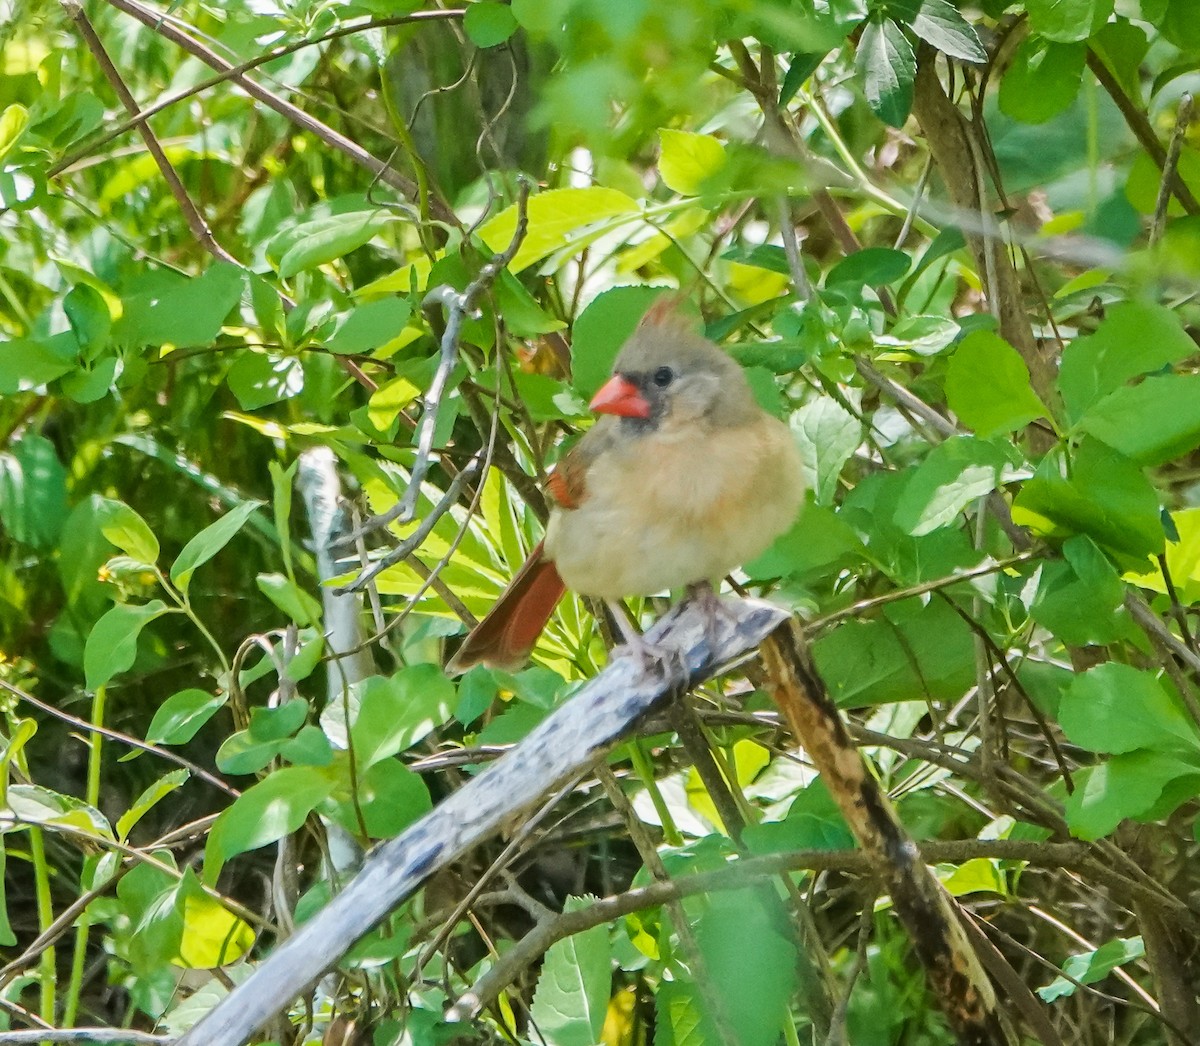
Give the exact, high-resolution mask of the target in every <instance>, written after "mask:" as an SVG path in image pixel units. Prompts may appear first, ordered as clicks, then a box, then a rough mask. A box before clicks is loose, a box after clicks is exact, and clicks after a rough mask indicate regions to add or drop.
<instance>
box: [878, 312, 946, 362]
mask: <svg viewBox="0 0 1200 1046" xmlns="http://www.w3.org/2000/svg"><path fill="white" fill-rule="evenodd" d="M960 330H961V328H960V327H959V325H958V324H957V323H955V322H954V320H951V319H948V318H947V317H945V316H905V317H904V318H903V319H902V320H900V321H899V322H898V323H897V324H896V325H895V326H894V327H893V328H892V329H891V330H890V331H889V332H888V333H887V334H881V335H879V336H878V337H876V339H875V344H876V345H877V346H880V347H885V348H892V347H895V348H901V349H907V350H908V351H909V352H915V353H916V354H917V355H918V356H934V355H936V354H937V353H939V352H941V351H942V349H944V348H945V347H946V346H947V345H949V344H951V343H952V342H953V341H954V339H955V338H957V337H958V332H959V331H960Z"/></svg>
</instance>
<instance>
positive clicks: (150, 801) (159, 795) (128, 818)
mask: <svg viewBox="0 0 1200 1046" xmlns="http://www.w3.org/2000/svg"><path fill="white" fill-rule="evenodd" d="M190 776H191V774H189V773H188V771H186V770H172V771H171V772H170V773H167V774H163V776H162V777H160V778H159V779H158V780H157V781H155V782H154V783H153V784H152V785H150V786H149V787H148V788H146V789H145V790H144V791H143V792H142V794H141V795H139V796H138V797H137V799H135V800H134V801H133V804H132V805H131V806H130V807H129V809H128V810H126V811H125V813H124V814H122V815H121V817H120V819H119V820H118V821H117V838H118V839H120V840H121V841H122V842H124V841H125V840H126V839H128V838H129V833H130V832H131V831H133V826H134V825H136V824H137V823H138V821H140V820H141V819H142V818H143V817H145V816H146V814H148V813H149V812H150V811H151V810H152V809H153V808H154V807H155V805H157V803H158V802H159V800H161V799H165V798H166V797H167V796H168V795H170V794H171V793H172V792H173V791H175V789H176V788H178V787H179V786H180V785H182V784H183V783H184V782H185V781H186V780H187V779H188V778H189V777H190Z"/></svg>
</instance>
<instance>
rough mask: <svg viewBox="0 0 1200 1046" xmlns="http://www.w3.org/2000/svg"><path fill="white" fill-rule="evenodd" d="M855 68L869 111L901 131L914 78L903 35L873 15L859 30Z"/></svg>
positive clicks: (909, 107)
mask: <svg viewBox="0 0 1200 1046" xmlns="http://www.w3.org/2000/svg"><path fill="white" fill-rule="evenodd" d="M855 64H856V66H857V69H858V75H859V76H860V77H861V78H862V81H863V89H864V91H865V92H866V96H867V104H868V105H869V106H870V107H871V111H872V112H873V113H875V115H876V116H878V117H879V119H881V120H882V121H883V122H884V123H886V124H889V125H890V126H892V127H902V126H903V125H904V121H905V120H907V119H908V114H909V112H910V111H911V110H912V99H913V81H914V80H915V79H916V75H917V63H916V59H915V58H914V57H913V51H912V46H911V45H910V44H909V42H908V40H907V39H906V38H905V36H904V31H903V30H902V29H901V28H900V27H899V26H898V25H897V24H896V23H895V22H893V21H892V20H891V19H890V18H885V17H883V16H882V15H881V14H879V13H876V14H873V15H872V16H871V18H870V20H869V21H868V22H867V23H866V25H865V26H863V31H862V37H861V39H860V40H859V42H858V54H857V57H856V62H855Z"/></svg>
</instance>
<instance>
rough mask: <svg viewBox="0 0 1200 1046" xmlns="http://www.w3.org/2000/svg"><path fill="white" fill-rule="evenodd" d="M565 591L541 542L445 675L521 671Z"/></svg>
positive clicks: (459, 649)
mask: <svg viewBox="0 0 1200 1046" xmlns="http://www.w3.org/2000/svg"><path fill="white" fill-rule="evenodd" d="M565 591H566V586H565V585H564V584H563V580H562V578H560V577H559V576H558V568H557V567H556V566H555V565H554V561H553V560H551V559H547V558H546V556H545V554H544V553H543V551H542V545H541V542H539V543H538V546H537V548H535V549H534V550H533V551H532V552H531V553H530V554H529V558H528V559H527V560H525V564H524V566H522V567H521V569H520V570H519V571H518V572H517V576H516V577H514V578H513V579H512V581H511V582H509V585H508V588H506V589H505V590H504V592H503V593H502V594H501V596H500V598H499V599H498V600H497V601H496V604H495V606H493V607H492V609H491V610H490V611H489V612H488V615H487V617H485V618H484V619H483V620H482V621H480V622H479V624H478V625H476V626H475V627H474V628H473V629H472V630H471V634H470V635H469V636H467V638H466V639H465V640H463V644H462V646H460V647H459V648H458V652H457V653H456V654H455V655H454V657H453V658H451V660H450V663H449V664H448V665H447V666H446V671H447V672H449V673H450V674H451V675H458V674H459V673H460V672H465V671H466V670H467V669H468V668H470V667H471V666H472V665H480V664H482V665H488V666H489V667H491V668H502V669H517V668H520V667H521V666H522V665H523V664H524V663H525V662H526V661H527V660H528V659H529V654H530V652H531V651H532V650H533V647H534V644H535V643H536V642H537V638H538V636H540V635H541V634H542V629H544V628H545V627H546V622H547V621H549V620H550V615H551V614H553V613H554V608H555V607H556V606H558V601H559V600H560V599H562V596H563V593H564V592H565Z"/></svg>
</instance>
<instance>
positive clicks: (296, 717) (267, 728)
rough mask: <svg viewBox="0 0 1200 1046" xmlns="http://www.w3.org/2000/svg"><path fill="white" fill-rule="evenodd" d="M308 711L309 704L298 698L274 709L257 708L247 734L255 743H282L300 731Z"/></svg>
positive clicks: (253, 712) (251, 716) (251, 718)
mask: <svg viewBox="0 0 1200 1046" xmlns="http://www.w3.org/2000/svg"><path fill="white" fill-rule="evenodd" d="M308 711H309V709H308V702H307V701H305V700H304V699H303V698H298V697H297V698H292V700H290V701H285V702H284V703H283V704H281V705H277V706H276V707H274V708H255V709H253V710H252V711H251V713H250V726H249V727H248V728H247V730H246V732H247V733H248V734H249V736H250V739H251V740H253V741H260V742H261V741H282V740H284V739H285V738H288V737H291V736H292V734H294V733H295V732H296V731H297V730H299V729H300V727H301V726H302V725H303V723H304V720H305V719H307V718H308Z"/></svg>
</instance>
